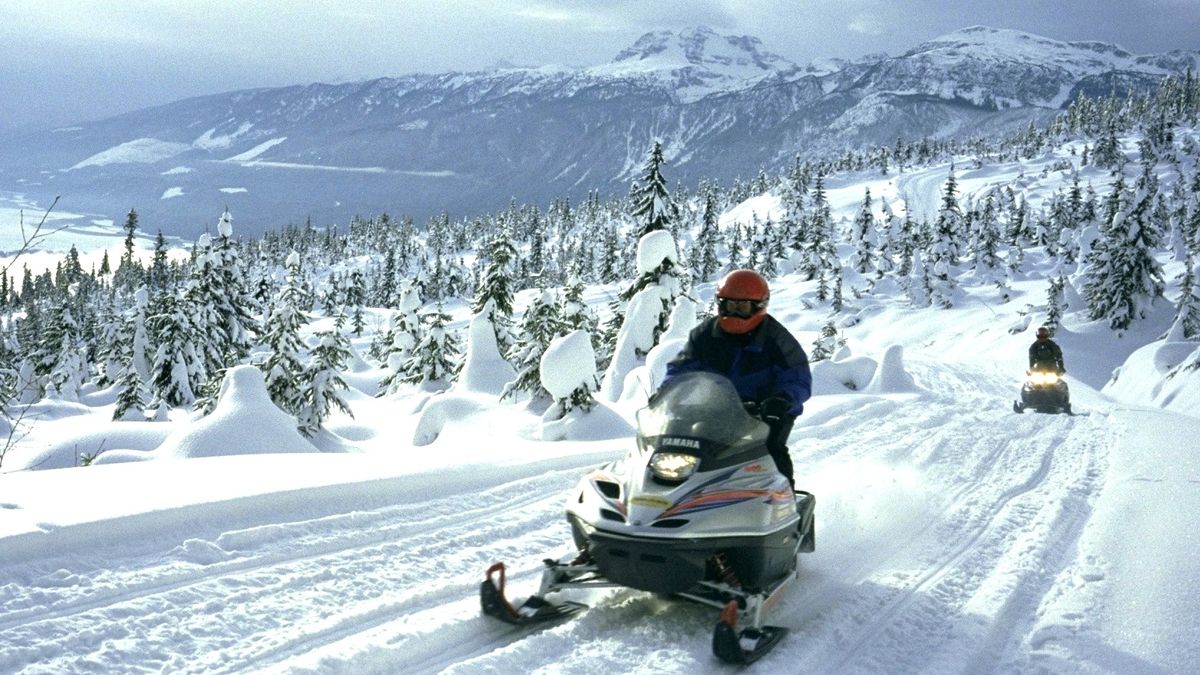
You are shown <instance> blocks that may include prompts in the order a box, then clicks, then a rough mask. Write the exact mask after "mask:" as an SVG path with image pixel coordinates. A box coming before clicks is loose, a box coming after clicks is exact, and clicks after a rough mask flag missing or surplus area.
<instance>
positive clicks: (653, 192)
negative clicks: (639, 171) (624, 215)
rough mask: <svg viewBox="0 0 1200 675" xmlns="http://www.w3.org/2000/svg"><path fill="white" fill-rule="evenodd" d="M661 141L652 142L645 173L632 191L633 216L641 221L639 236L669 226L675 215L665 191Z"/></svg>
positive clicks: (665, 182) (672, 205)
mask: <svg viewBox="0 0 1200 675" xmlns="http://www.w3.org/2000/svg"><path fill="white" fill-rule="evenodd" d="M663 162H664V160H663V149H662V143H659V142H658V141H655V142H654V147H653V148H652V149H651V150H650V158H649V159H648V160H646V169H645V173H644V174H643V176H642V180H641V181H640V182H639V183H637V184H636V188H635V189H634V191H633V194H632V197H633V199H634V202H633V211H632V214H631V215H633V217H634V218H635V219H636V220H637V221H638V222H640V223H642V226H641V229H640V230H638V237H639V238H641V237H642V236H643V235H645V234H646V233H648V232H654V231H655V230H665V229H668V228H669V227H670V226H671V223H672V220H673V219H674V217H675V215H676V208H675V205H674V204H673V203H672V202H671V197H670V195H669V194H668V193H667V181H666V179H664V178H663V176H662V165H663Z"/></svg>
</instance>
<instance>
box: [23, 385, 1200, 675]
mask: <svg viewBox="0 0 1200 675" xmlns="http://www.w3.org/2000/svg"><path fill="white" fill-rule="evenodd" d="M917 368H918V369H916V370H914V373H915V374H917V379H918V381H919V382H920V383H921V385H922V386H923V387H925V388H926V389H927V390H928V391H927V392H926V393H923V394H920V395H892V396H886V397H880V396H870V395H857V394H850V395H846V396H830V397H821V399H820V400H819V401H814V405H813V406H812V408H811V410H810V411H809V413H808V414H806V415H805V416H804V417H803V418H801V422H800V423H799V424H798V425H797V427H796V430H795V432H794V434H793V436H792V441H791V445H792V448H793V457H794V458H795V460H796V467H797V469H796V472H797V476H798V485H799V486H800V487H804V488H808V489H810V490H811V491H813V492H814V493H815V494H816V495H817V552H816V553H814V554H811V555H807V556H804V557H803V558H802V560H801V576H800V583H799V584H797V585H796V586H795V587H794V590H793V592H792V593H791V594H790V595H789V596H788V597H787V599H786V601H785V603H783V605H782V607H781V608H780V609H779V610H778V611H777V612H776V613H775V614H774V616H773V617H772V620H771V623H774V624H777V625H782V626H786V627H788V628H790V629H791V633H790V634H789V636H788V637H787V638H786V639H785V640H784V642H782V643H781V644H780V646H779V647H778V648H777V649H776V650H775V651H774V652H772V653H771V654H770V655H768V656H767V657H766V658H765V659H764V661H763V662H761V664H762V665H761V666H759V667H760V668H763V669H765V670H764V671H763V672H812V671H816V672H915V671H922V672H946V671H955V672H959V671H966V672H994V671H1005V670H1028V669H1030V668H1031V667H1032V668H1037V667H1042V668H1049V669H1051V670H1057V669H1063V670H1077V669H1079V668H1081V667H1082V666H1085V665H1087V664H1086V663H1081V662H1080V660H1079V659H1080V658H1081V656H1080V654H1081V653H1082V654H1083V656H1082V658H1084V659H1086V658H1087V655H1088V654H1089V653H1092V654H1094V653H1096V652H1095V650H1094V649H1092V650H1087V649H1084V650H1082V652H1081V650H1080V649H1079V648H1078V641H1079V640H1082V639H1084V638H1085V637H1086V634H1087V631H1088V630H1091V629H1093V628H1095V626H1091V625H1088V624H1087V622H1088V621H1089V620H1091V621H1093V622H1095V621H1097V620H1098V619H1096V618H1095V615H1094V614H1092V613H1091V610H1093V609H1095V608H1093V607H1089V606H1083V605H1082V604H1081V603H1082V601H1081V600H1080V598H1088V597H1092V596H1089V595H1088V594H1087V593H1081V592H1080V590H1079V587H1080V586H1081V585H1084V586H1086V585H1087V584H1097V585H1099V586H1104V584H1106V583H1108V584H1110V585H1113V584H1115V582H1114V581H1110V580H1109V579H1108V576H1107V574H1106V567H1107V568H1114V569H1118V570H1120V569H1121V567H1122V566H1123V565H1124V564H1128V556H1126V557H1125V558H1120V557H1119V556H1118V558H1117V559H1116V560H1115V561H1114V560H1109V561H1107V562H1106V561H1105V560H1103V559H1101V557H1100V556H1097V555H1095V554H1094V549H1093V548H1092V547H1090V546H1089V545H1082V544H1081V538H1082V537H1083V536H1084V533H1085V530H1086V529H1087V527H1088V525H1089V522H1090V519H1091V516H1092V515H1093V511H1094V509H1095V508H1096V502H1097V501H1098V499H1100V498H1101V497H1102V495H1103V494H1104V491H1105V485H1106V481H1108V482H1115V481H1116V479H1117V478H1119V477H1117V476H1113V475H1110V473H1111V472H1110V465H1111V464H1112V462H1113V459H1114V458H1113V454H1114V452H1115V451H1116V450H1117V449H1119V448H1120V447H1121V443H1122V440H1121V439H1122V437H1123V436H1125V435H1127V434H1129V433H1130V432H1131V429H1133V428H1134V427H1139V428H1140V427H1144V426H1153V425H1154V424H1155V422H1154V420H1153V417H1154V416H1156V415H1165V413H1157V412H1153V411H1137V410H1126V409H1122V408H1119V407H1117V406H1115V405H1113V404H1112V403H1111V402H1107V401H1104V400H1102V399H1101V398H1100V397H1099V396H1098V395H1096V394H1095V393H1094V392H1091V391H1087V390H1086V388H1084V387H1083V386H1082V385H1075V384H1074V383H1073V387H1075V389H1076V390H1075V391H1073V401H1074V402H1075V404H1076V405H1075V407H1076V410H1077V411H1078V412H1080V413H1081V414H1079V415H1077V416H1074V417H1068V416H1061V415H1060V416H1053V415H1039V414H1033V413H1027V414H1025V415H1015V414H1013V413H1012V412H1011V407H1010V406H1011V401H1012V399H1013V397H1014V395H1015V393H1016V392H1015V386H1014V383H1013V381H1012V379H1011V377H1010V376H1009V375H1007V374H1004V373H1000V372H998V371H991V370H986V369H982V368H981V369H971V368H966V367H958V366H956V367H954V368H946V367H938V366H933V367H923V368H922V367H920V365H918V366H917ZM1170 424H1171V425H1174V428H1175V429H1177V430H1181V431H1183V432H1184V436H1185V437H1191V438H1195V437H1196V436H1195V434H1194V433H1189V432H1195V431H1197V430H1200V425H1197V423H1196V421H1195V420H1190V419H1176V418H1175V417H1174V416H1172V419H1171V421H1170ZM595 445H596V446H597V448H598V451H597V452H593V453H589V454H582V455H574V456H569V457H562V458H558V459H554V460H546V461H541V462H534V463H530V464H527V465H520V466H505V467H500V468H497V469H496V470H495V471H494V472H493V473H492V474H491V476H492V480H491V481H490V482H484V481H481V480H480V479H479V478H478V477H477V476H476V477H473V478H471V479H469V480H465V481H456V480H455V477H454V476H451V475H417V476H406V477H399V478H390V479H383V480H380V481H375V482H374V483H372V484H371V485H369V486H333V487H327V488H313V489H310V490H306V491H299V492H297V493H295V494H290V495H282V496H281V495H267V496H262V497H259V498H245V499H242V500H238V501H236V502H225V503H219V504H207V505H196V506H194V507H189V508H188V509H184V510H183V512H182V513H176V514H173V515H170V516H160V521H161V523H160V525H156V521H154V519H153V518H152V517H151V516H143V517H141V518H137V517H131V518H129V519H127V521H120V520H119V521H115V522H112V521H110V522H106V523H100V524H97V525H95V526H92V528H91V530H90V531H89V530H88V529H87V528H86V527H83V526H80V527H79V528H64V529H62V530H60V531H58V532H48V533H46V536H49V537H54V536H61V537H80V538H84V537H88V538H90V539H91V540H99V541H103V539H104V534H103V531H101V532H97V531H96V530H97V528H110V529H111V532H112V533H113V536H114V538H113V543H112V544H111V545H109V546H104V545H100V546H96V547H91V546H88V547H79V550H78V553H72V554H64V553H63V552H62V551H64V550H69V547H65V546H63V545H61V544H62V542H59V545H57V546H45V547H44V552H43V553H41V554H39V552H38V550H39V549H37V548H36V547H32V546H30V547H28V550H23V551H11V550H10V551H9V552H8V553H7V554H0V634H3V635H4V640H3V641H0V672H15V671H22V672H80V671H92V672H115V671H123V672H129V671H140V670H150V671H169V672H176V673H186V672H204V673H221V672H248V671H254V672H322V673H326V672H354V673H362V672H381V673H385V672H386V673H395V672H406V673H407V672H412V673H434V672H449V673H477V672H497V673H508V672H534V671H539V670H540V671H541V672H571V673H595V672H607V673H615V672H643V671H644V672H677V673H684V672H690V673H696V672H711V671H722V670H723V668H724V666H721V665H720V664H718V663H717V662H716V660H715V659H714V657H713V656H712V654H711V651H710V640H711V631H712V627H713V625H714V623H715V621H716V613H715V611H713V610H711V609H710V608H705V607H701V606H698V605H692V604H689V603H685V602H681V601H676V600H672V599H670V598H665V597H659V596H654V595H651V594H647V593H640V592H635V591H628V590H604V591H594V592H592V593H591V594H590V595H585V594H577V595H573V596H572V597H573V598H574V599H578V600H581V601H583V602H586V603H588V604H590V605H591V609H589V610H588V611H586V612H584V613H583V614H581V615H578V616H577V617H576V618H574V619H572V620H569V621H566V622H561V623H558V624H554V625H550V626H545V627H542V628H540V629H536V630H527V629H514V628H513V627H510V626H507V625H502V624H500V623H499V622H494V621H493V620H490V619H487V618H485V617H482V616H480V613H479V603H478V586H479V583H480V581H481V580H482V578H483V571H484V570H485V569H486V567H487V566H488V565H489V564H490V563H492V562H495V561H499V560H502V561H505V562H506V563H508V565H509V579H510V582H509V593H510V595H511V596H513V597H514V598H518V599H519V598H520V597H523V596H524V595H527V594H528V593H530V592H532V591H533V590H534V589H535V588H536V584H537V580H538V577H539V575H540V572H539V569H540V561H541V559H542V558H544V557H547V556H557V555H560V554H562V553H565V552H566V542H568V541H569V534H568V530H567V527H566V524H565V522H564V520H563V517H562V502H563V499H564V498H565V495H566V494H567V492H568V491H569V490H570V488H571V486H572V485H573V484H574V483H575V482H576V481H577V479H578V477H579V476H580V475H581V474H582V473H583V472H584V471H585V470H587V469H588V468H590V467H592V466H594V465H596V464H598V463H600V462H602V461H605V460H606V459H608V458H612V457H615V456H616V455H617V454H619V453H620V452H621V451H622V450H621V444H619V443H618V444H613V443H597V444H595ZM434 447H437V446H434ZM438 451H439V452H448V453H449V452H453V449H452V448H438ZM188 461H202V460H188ZM1193 488H1194V485H1193ZM304 503H308V504H310V505H311V506H310V507H309V508H307V509H306V508H302V507H298V506H297V504H304ZM84 508H85V507H84ZM298 514H300V516H299V517H298ZM181 521H186V522H189V523H191V524H192V525H191V527H190V528H189V529H187V530H181V528H180V527H179V523H180V522H181ZM77 529H78V530H79V531H74V530H77ZM1101 529H1102V528H1101ZM131 531H132V532H136V533H137V535H138V536H135V537H130V536H129V532H131ZM180 531H187V532H188V533H189V536H187V537H182V536H180V535H179V534H178V532H180ZM1104 534H1105V532H1099V533H1098V536H1101V538H1102V535H1104ZM1166 564H1168V565H1170V564H1176V565H1183V564H1184V563H1183V562H1181V561H1175V562H1174V563H1166ZM1065 586H1069V587H1070V588H1071V591H1072V592H1071V594H1070V595H1069V597H1067V599H1066V600H1064V599H1063V598H1062V597H1060V596H1062V595H1063V594H1062V593H1060V591H1061V590H1062V588H1063V587H1065ZM1119 590H1120V589H1119V588H1118V589H1116V590H1112V589H1110V592H1108V593H1107V595H1108V596H1114V595H1120V593H1119ZM1093 595H1094V596H1095V598H1096V602H1097V603H1101V602H1103V594H1099V593H1097V594H1093ZM1148 600H1150V601H1153V600H1154V598H1149V599H1148ZM1101 609H1104V608H1103V607H1101ZM1089 616H1091V617H1092V618H1091V619H1089ZM1116 620H1118V621H1119V620H1121V617H1119V616H1118V617H1116ZM1151 625H1154V624H1153V623H1151ZM1158 625H1159V626H1161V619H1160V622H1159V624H1158ZM1131 630H1135V631H1136V630H1137V625H1136V622H1134V625H1132V627H1131ZM1179 630H1180V631H1181V632H1180V633H1178V634H1176V635H1170V634H1167V635H1162V636H1158V638H1157V639H1159V640H1161V641H1165V642H1167V643H1170V642H1171V641H1173V640H1174V641H1177V642H1178V643H1179V644H1178V645H1175V646H1174V647H1175V651H1176V653H1177V655H1178V659H1179V662H1178V663H1175V664H1172V663H1158V664H1149V663H1146V662H1144V661H1139V660H1138V657H1137V656H1136V655H1133V654H1121V655H1119V656H1120V657H1121V658H1122V659H1124V660H1123V661H1121V660H1118V661H1116V662H1115V663H1116V664H1117V665H1119V666H1121V667H1123V668H1133V669H1139V668H1147V667H1150V668H1152V669H1153V667H1154V666H1159V667H1166V668H1168V669H1169V668H1171V666H1172V665H1174V666H1178V667H1180V668H1183V667H1184V666H1185V664H1187V663H1188V662H1189V660H1190V659H1194V658H1195V656H1196V649H1197V648H1196V647H1195V645H1194V642H1193V643H1190V646H1189V643H1188V638H1189V634H1188V631H1191V633H1192V635H1191V637H1194V630H1192V629H1188V628H1184V627H1181V628H1180V629H1179ZM1081 636H1084V637H1081ZM1167 647H1168V648H1171V647H1172V645H1171V644H1167ZM1159 650H1160V651H1161V650H1162V648H1161V647H1160V648H1159ZM1090 665H1091V666H1093V667H1095V666H1098V665H1099V664H1095V663H1093V664H1090Z"/></svg>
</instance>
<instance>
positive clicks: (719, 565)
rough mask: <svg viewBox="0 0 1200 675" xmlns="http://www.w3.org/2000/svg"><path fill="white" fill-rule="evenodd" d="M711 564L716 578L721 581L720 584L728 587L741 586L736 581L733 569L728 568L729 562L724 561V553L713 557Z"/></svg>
mask: <svg viewBox="0 0 1200 675" xmlns="http://www.w3.org/2000/svg"><path fill="white" fill-rule="evenodd" d="M712 563H713V568H714V569H715V570H716V571H717V577H718V578H719V579H720V580H721V583H724V584H728V585H730V586H741V585H742V584H741V582H740V581H738V578H737V574H735V573H734V571H733V567H732V566H730V564H729V561H728V560H726V559H725V553H724V552H721V553H717V554H716V555H714V556H713V557H712Z"/></svg>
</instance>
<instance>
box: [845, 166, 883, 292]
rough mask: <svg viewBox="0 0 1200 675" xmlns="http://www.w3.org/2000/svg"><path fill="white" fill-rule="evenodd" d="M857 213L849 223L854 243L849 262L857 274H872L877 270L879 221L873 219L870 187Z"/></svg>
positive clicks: (865, 192) (866, 190)
mask: <svg viewBox="0 0 1200 675" xmlns="http://www.w3.org/2000/svg"><path fill="white" fill-rule="evenodd" d="M863 192H864V194H863V200H862V203H861V204H860V205H859V207H858V213H857V214H855V216H854V222H853V224H851V231H850V232H851V242H852V243H853V244H854V255H853V256H852V257H851V258H850V264H851V266H852V267H854V270H855V271H856V272H858V273H859V274H873V273H875V272H876V271H878V267H877V263H878V259H879V258H878V255H877V253H876V250H877V249H878V247H879V235H878V229H879V223H878V221H876V220H875V213H874V211H873V208H874V203H873V201H872V199H871V188H869V187H868V188H866V189H865V190H864V191H863Z"/></svg>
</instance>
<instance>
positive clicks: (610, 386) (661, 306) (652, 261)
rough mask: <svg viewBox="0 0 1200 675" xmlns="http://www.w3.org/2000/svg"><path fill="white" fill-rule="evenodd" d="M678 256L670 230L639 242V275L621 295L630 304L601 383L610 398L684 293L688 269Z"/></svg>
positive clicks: (640, 360)
mask: <svg viewBox="0 0 1200 675" xmlns="http://www.w3.org/2000/svg"><path fill="white" fill-rule="evenodd" d="M678 255H679V254H678V252H677V250H676V248H675V240H674V239H673V238H672V237H671V235H670V233H669V232H662V231H657V232H651V233H649V234H647V235H645V236H643V237H642V238H641V240H640V241H638V250H637V265H638V271H639V276H638V278H637V279H635V280H634V282H633V284H631V285H630V287H629V288H628V289H626V290H625V291H624V292H623V293H622V294H621V297H622V298H628V301H629V304H628V305H627V306H626V307H625V310H624V313H623V321H622V323H621V328H620V330H619V331H618V333H617V340H616V344H615V345H614V346H613V349H612V359H611V360H610V362H609V364H608V367H607V368H606V370H605V373H604V380H603V383H602V385H601V392H602V393H603V395H604V396H606V397H607V398H608V400H609V401H617V400H619V399H620V396H621V391H622V390H623V388H624V386H625V376H626V375H628V374H629V371H630V370H632V369H633V368H635V367H636V366H638V365H640V364H642V363H644V362H645V358H646V354H648V353H649V352H650V350H651V349H653V348H654V346H655V345H657V344H658V341H659V336H661V335H662V332H663V331H664V330H666V328H667V325H668V323H669V320H670V318H671V312H672V311H673V305H674V304H675V302H676V300H677V298H679V296H681V295H684V282H685V280H686V278H687V272H686V270H683V269H680V267H679V257H678Z"/></svg>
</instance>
